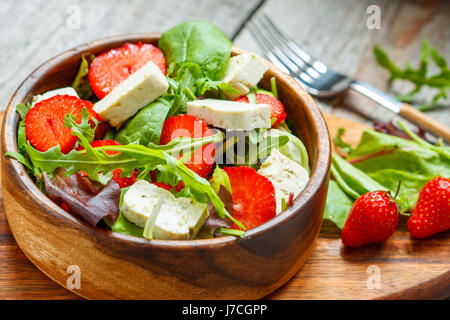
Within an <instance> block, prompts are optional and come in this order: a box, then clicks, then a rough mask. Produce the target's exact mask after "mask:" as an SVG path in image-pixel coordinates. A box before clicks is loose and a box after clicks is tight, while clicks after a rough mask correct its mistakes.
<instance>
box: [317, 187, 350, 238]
mask: <svg viewBox="0 0 450 320" xmlns="http://www.w3.org/2000/svg"><path fill="white" fill-rule="evenodd" d="M352 205H353V200H352V199H351V198H350V197H349V196H348V195H347V194H346V193H345V192H344V191H343V190H342V189H341V188H340V187H339V184H338V183H337V182H336V181H333V180H330V183H329V185H328V194H327V201H326V204H325V212H324V214H323V218H324V219H328V220H330V221H332V222H334V223H335V224H336V226H337V227H338V228H339V229H342V228H343V227H344V224H345V221H346V220H347V216H348V214H349V212H350V209H351V208H352Z"/></svg>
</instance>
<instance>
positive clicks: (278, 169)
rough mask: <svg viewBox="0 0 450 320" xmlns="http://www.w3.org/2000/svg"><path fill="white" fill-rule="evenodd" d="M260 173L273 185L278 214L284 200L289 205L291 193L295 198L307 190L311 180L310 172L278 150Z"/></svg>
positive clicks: (269, 158)
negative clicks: (306, 187)
mask: <svg viewBox="0 0 450 320" xmlns="http://www.w3.org/2000/svg"><path fill="white" fill-rule="evenodd" d="M258 173H259V174H261V175H263V176H265V177H266V178H267V179H269V180H270V181H271V182H272V183H273V186H274V188H275V197H276V201H277V214H279V213H280V212H281V211H282V205H281V204H282V199H285V201H286V203H287V200H288V199H289V194H290V193H293V194H294V198H295V197H296V196H297V195H298V194H299V193H300V192H301V191H302V190H303V189H304V188H305V186H306V183H307V182H308V180H309V175H308V171H306V169H305V168H303V167H302V166H301V165H299V164H298V163H297V162H295V161H292V160H291V159H289V158H288V157H286V156H285V155H283V154H282V153H281V152H279V151H278V150H276V149H273V150H272V152H271V154H270V156H269V157H268V158H267V159H266V160H265V161H264V162H263V164H262V165H261V167H260V168H259V170H258Z"/></svg>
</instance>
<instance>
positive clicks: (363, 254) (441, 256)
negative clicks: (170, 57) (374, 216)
mask: <svg viewBox="0 0 450 320" xmlns="http://www.w3.org/2000/svg"><path fill="white" fill-rule="evenodd" d="M325 118H326V121H327V123H328V126H329V129H330V133H331V136H332V137H334V136H335V134H336V132H337V129H338V128H340V127H344V128H346V129H347V130H346V134H345V135H344V138H345V140H346V141H349V142H351V143H352V144H353V145H356V144H357V142H358V141H359V138H360V136H361V132H362V131H363V130H364V129H365V128H366V126H364V125H363V124H360V123H356V122H352V121H349V120H346V119H342V118H338V117H336V116H333V115H330V114H326V115H325ZM0 195H1V194H0ZM0 261H1V262H0V299H79V297H78V296H77V295H75V294H74V293H72V292H70V291H68V290H66V289H64V288H63V287H61V286H59V285H58V284H56V283H55V282H53V281H52V280H50V279H49V278H48V277H47V276H46V275H44V274H43V273H42V272H40V271H39V270H38V269H37V268H36V267H35V266H34V265H33V264H32V263H31V262H30V261H29V260H28V259H27V258H26V256H25V255H24V254H23V252H22V251H21V250H20V248H19V247H18V245H17V243H16V242H15V241H14V238H13V236H12V234H11V231H10V229H9V227H8V223H7V220H6V217H5V214H4V209H3V201H2V202H1V205H0ZM448 297H450V232H446V233H443V234H439V235H436V236H434V237H431V238H429V239H426V240H413V239H410V237H409V234H408V232H407V230H406V219H404V218H402V219H401V221H400V223H399V227H398V230H397V231H396V232H395V233H394V235H393V236H392V237H391V238H390V239H389V240H388V241H386V242H385V243H382V244H376V245H371V246H367V247H363V248H358V249H348V248H344V247H343V246H342V243H341V240H340V232H339V230H338V229H337V228H336V227H335V226H334V225H332V224H331V223H329V222H327V221H325V222H324V225H323V227H322V230H321V233H320V235H319V238H318V240H317V241H316V244H315V248H314V250H313V252H312V253H311V256H310V257H309V258H308V261H307V262H306V264H305V265H304V267H303V268H302V270H301V271H300V272H298V273H297V274H296V275H295V276H294V277H293V278H292V279H291V280H290V281H289V282H288V283H286V284H285V285H284V286H283V287H281V288H280V289H278V290H277V291H275V292H274V293H272V294H271V295H269V296H268V297H267V298H268V299H386V298H387V299H391V298H393V299H445V298H448Z"/></svg>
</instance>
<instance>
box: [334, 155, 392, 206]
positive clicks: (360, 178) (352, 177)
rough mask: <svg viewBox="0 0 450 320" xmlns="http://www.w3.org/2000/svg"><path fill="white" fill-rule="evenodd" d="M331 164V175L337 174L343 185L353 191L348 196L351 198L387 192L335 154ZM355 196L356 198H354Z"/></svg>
mask: <svg viewBox="0 0 450 320" xmlns="http://www.w3.org/2000/svg"><path fill="white" fill-rule="evenodd" d="M331 163H332V165H333V167H334V169H333V171H332V173H333V175H335V173H337V174H339V176H340V177H342V179H343V181H344V182H345V184H346V185H347V186H348V187H350V188H351V190H353V191H354V193H352V194H349V195H350V196H352V197H353V198H358V197H359V196H361V195H362V194H364V193H367V192H370V191H388V189H387V188H385V187H384V186H382V185H381V184H379V183H378V182H377V181H375V180H373V179H372V178H371V177H369V176H368V175H367V174H366V173H365V172H363V171H361V170H359V169H358V168H356V167H355V166H353V165H351V164H350V163H349V162H347V161H345V160H344V159H342V158H341V157H339V156H338V155H336V154H333V155H332V157H331ZM335 178H336V176H335ZM336 181H337V183H338V184H339V185H340V187H342V188H344V187H343V185H342V184H341V183H340V181H339V180H336ZM344 190H345V189H344ZM355 195H357V196H356V197H355Z"/></svg>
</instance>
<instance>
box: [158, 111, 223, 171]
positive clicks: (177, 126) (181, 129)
mask: <svg viewBox="0 0 450 320" xmlns="http://www.w3.org/2000/svg"><path fill="white" fill-rule="evenodd" d="M212 134H213V133H212V131H211V129H210V128H209V127H208V125H207V124H206V123H205V122H203V121H202V120H200V119H199V118H197V117H194V116H191V115H187V114H180V115H178V116H175V117H170V118H169V119H167V120H166V121H165V122H164V125H163V129H162V132H161V138H160V141H159V142H160V144H167V143H169V141H171V140H172V139H175V138H180V137H185V138H203V137H209V136H211V135H212ZM215 150H216V145H215V144H214V143H209V144H207V145H205V146H203V147H202V148H198V149H197V150H195V151H194V154H193V155H192V158H191V159H190V160H188V161H186V162H185V165H186V167H188V168H189V169H191V170H192V171H194V172H195V173H197V174H198V175H199V176H201V177H203V178H206V177H207V176H208V175H209V173H210V172H211V169H212V166H213V164H214V160H215V158H214V154H215Z"/></svg>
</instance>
